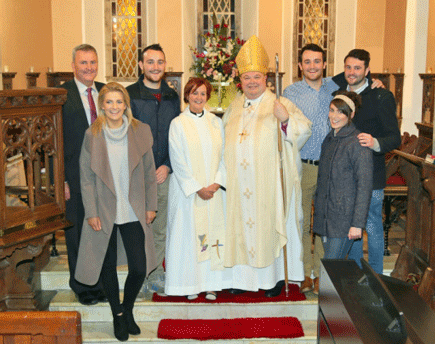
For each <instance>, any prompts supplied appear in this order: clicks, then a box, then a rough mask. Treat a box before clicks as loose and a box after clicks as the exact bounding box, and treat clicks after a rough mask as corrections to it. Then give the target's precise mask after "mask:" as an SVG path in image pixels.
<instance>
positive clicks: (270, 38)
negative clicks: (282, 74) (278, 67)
mask: <svg viewBox="0 0 435 344" xmlns="http://www.w3.org/2000/svg"><path fill="white" fill-rule="evenodd" d="M258 10H259V11H258V14H259V18H258V19H259V20H258V24H259V25H258V26H259V30H258V38H259V39H260V41H261V43H262V44H263V46H264V48H265V49H266V51H267V52H268V54H269V68H272V69H273V70H275V55H276V54H277V53H278V54H279V55H281V54H280V53H281V34H282V16H281V15H280V13H281V12H282V2H281V1H270V0H260V1H259V8H258ZM248 38H249V37H246V36H245V39H248ZM288 72H289V71H286V73H288Z"/></svg>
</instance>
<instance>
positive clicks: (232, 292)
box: [228, 288, 246, 295]
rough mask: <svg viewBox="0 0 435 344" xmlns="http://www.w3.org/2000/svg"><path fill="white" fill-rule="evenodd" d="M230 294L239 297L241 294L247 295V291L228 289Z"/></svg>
mask: <svg viewBox="0 0 435 344" xmlns="http://www.w3.org/2000/svg"><path fill="white" fill-rule="evenodd" d="M228 292H230V293H231V294H233V295H239V294H243V293H246V290H243V289H235V288H231V289H228Z"/></svg>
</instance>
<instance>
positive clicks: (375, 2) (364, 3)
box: [339, 0, 386, 73]
mask: <svg viewBox="0 0 435 344" xmlns="http://www.w3.org/2000/svg"><path fill="white" fill-rule="evenodd" d="M385 11H386V0H358V8H357V14H356V18H357V21H356V39H355V48H362V49H365V50H367V51H369V52H370V56H371V60H370V69H371V71H373V72H376V73H380V72H382V71H383V70H384V68H383V66H384V31H385ZM339 15H340V14H339Z"/></svg>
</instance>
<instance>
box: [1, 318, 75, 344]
mask: <svg viewBox="0 0 435 344" xmlns="http://www.w3.org/2000/svg"><path fill="white" fill-rule="evenodd" d="M0 343H7V344H80V343H82V328H81V317H80V313H78V312H76V311H74V312H48V311H44V312H25V311H22V312H1V313H0Z"/></svg>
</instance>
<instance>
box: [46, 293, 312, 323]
mask: <svg viewBox="0 0 435 344" xmlns="http://www.w3.org/2000/svg"><path fill="white" fill-rule="evenodd" d="M121 300H122V295H121ZM50 310H51V311H71V310H77V311H79V312H80V313H81V315H82V322H99V321H111V320H112V314H111V311H110V307H109V304H108V303H107V302H106V303H99V304H97V305H94V306H83V305H82V304H80V303H79V302H78V301H77V299H76V297H75V295H74V293H73V292H71V291H66V290H61V291H59V292H58V293H57V295H56V296H55V297H54V298H53V300H52V301H51V303H50ZM134 315H135V319H136V320H137V321H147V322H148V321H159V320H161V319H164V318H173V319H223V318H227V319H233V318H247V317H285V316H293V317H297V318H298V319H299V320H301V321H302V320H316V319H317V297H316V296H315V295H314V294H312V293H308V294H307V300H306V301H297V302H267V303H248V304H241V303H189V302H186V303H174V302H170V303H169V302H168V303H156V302H152V301H150V300H147V298H146V297H145V296H144V294H143V293H140V294H139V296H138V298H137V300H136V303H135V307H134Z"/></svg>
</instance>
